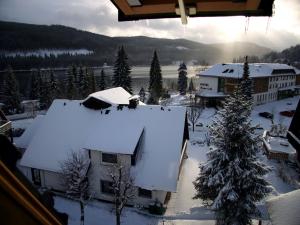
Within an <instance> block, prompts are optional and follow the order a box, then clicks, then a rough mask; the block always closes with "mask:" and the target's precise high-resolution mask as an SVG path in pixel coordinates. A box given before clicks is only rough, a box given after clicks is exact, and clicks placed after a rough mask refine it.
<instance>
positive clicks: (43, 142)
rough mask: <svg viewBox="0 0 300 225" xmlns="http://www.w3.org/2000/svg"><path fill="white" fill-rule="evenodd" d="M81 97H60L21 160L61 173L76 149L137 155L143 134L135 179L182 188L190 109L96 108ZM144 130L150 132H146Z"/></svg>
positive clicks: (157, 187) (161, 186)
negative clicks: (183, 150) (181, 170)
mask: <svg viewBox="0 0 300 225" xmlns="http://www.w3.org/2000/svg"><path fill="white" fill-rule="evenodd" d="M80 103H82V101H80V100H73V101H70V100H55V101H54V102H53V104H52V105H51V107H50V109H49V110H48V112H47V114H46V116H45V117H44V119H43V120H42V123H41V124H40V125H39V127H38V129H37V131H36V132H35V135H34V136H33V137H32V139H31V141H30V143H29V145H28V148H27V150H26V151H25V153H24V155H23V158H22V159H21V163H20V164H21V165H23V166H27V167H32V168H39V169H43V170H50V171H54V172H58V171H59V170H60V166H59V162H61V161H62V160H65V159H66V158H67V156H68V154H69V152H71V151H78V150H80V149H93V150H98V151H102V152H109V153H120V154H132V153H133V152H134V149H135V146H136V144H137V142H138V140H139V138H140V136H141V134H143V138H141V140H143V141H142V144H141V149H140V151H141V157H140V159H139V160H138V161H137V163H136V165H135V166H134V167H132V174H134V176H135V184H136V185H137V186H139V187H142V188H146V189H151V190H166V191H176V185H177V177H178V173H179V163H180V157H181V147H182V139H183V131H184V122H185V108H183V107H163V108H162V107H161V106H152V105H138V106H137V107H136V108H135V109H129V108H128V107H123V108H122V109H120V108H118V107H117V106H111V107H109V108H107V109H104V110H93V109H89V108H86V107H85V106H84V105H82V104H80ZM143 130H144V132H142V131H143Z"/></svg>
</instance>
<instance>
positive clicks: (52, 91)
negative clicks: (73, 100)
mask: <svg viewBox="0 0 300 225" xmlns="http://www.w3.org/2000/svg"><path fill="white" fill-rule="evenodd" d="M58 93H59V88H58V84H57V80H56V78H55V76H54V72H53V70H50V81H49V95H50V103H52V101H53V100H54V99H56V98H57V97H58Z"/></svg>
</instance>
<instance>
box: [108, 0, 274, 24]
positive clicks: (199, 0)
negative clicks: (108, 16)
mask: <svg viewBox="0 0 300 225" xmlns="http://www.w3.org/2000/svg"><path fill="white" fill-rule="evenodd" d="M111 2H112V3H113V4H114V5H115V6H116V7H117V9H118V20H119V21H131V20H140V19H161V18H176V17H182V14H185V15H186V16H189V17H214V16H248V17H250V16H272V13H273V3H274V0H111ZM182 4H183V7H182Z"/></svg>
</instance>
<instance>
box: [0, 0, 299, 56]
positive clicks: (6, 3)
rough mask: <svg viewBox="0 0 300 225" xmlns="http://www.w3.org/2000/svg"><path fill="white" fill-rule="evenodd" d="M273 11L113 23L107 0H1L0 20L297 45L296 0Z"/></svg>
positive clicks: (282, 1) (279, 2) (282, 0)
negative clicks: (184, 22) (261, 14)
mask: <svg viewBox="0 0 300 225" xmlns="http://www.w3.org/2000/svg"><path fill="white" fill-rule="evenodd" d="M274 12H275V13H274V16H273V17H271V18H269V17H260V18H254V17H251V18H250V19H247V18H245V17H215V18H189V20H188V24H187V25H182V24H181V21H180V18H175V19H159V20H140V21H131V22H118V17H117V14H118V13H117V9H116V8H115V6H114V5H113V4H112V3H111V1H109V0H0V20H4V21H15V22H23V23H32V24H47V25H50V24H61V25H65V26H71V27H75V28H78V29H81V30H86V31H91V32H94V33H98V34H103V35H108V36H141V35H142V36H149V37H157V38H171V39H175V38H185V39H189V40H193V41H197V42H201V43H207V44H210V43H220V42H235V41H243V42H244V41H245V42H253V43H256V44H259V45H261V46H264V47H269V48H271V49H273V50H276V51H281V50H283V49H284V48H288V47H290V46H293V45H296V44H300V0H275V9H274Z"/></svg>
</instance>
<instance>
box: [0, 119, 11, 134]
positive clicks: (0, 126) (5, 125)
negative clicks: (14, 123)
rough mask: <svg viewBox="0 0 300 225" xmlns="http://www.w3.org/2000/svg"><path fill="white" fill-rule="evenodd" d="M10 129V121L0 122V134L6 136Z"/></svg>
mask: <svg viewBox="0 0 300 225" xmlns="http://www.w3.org/2000/svg"><path fill="white" fill-rule="evenodd" d="M10 129H11V121H0V134H7V132H8V131H9V130H10Z"/></svg>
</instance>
